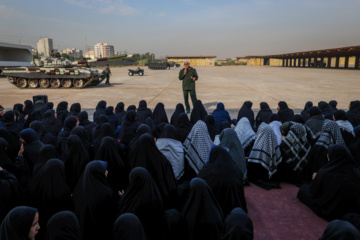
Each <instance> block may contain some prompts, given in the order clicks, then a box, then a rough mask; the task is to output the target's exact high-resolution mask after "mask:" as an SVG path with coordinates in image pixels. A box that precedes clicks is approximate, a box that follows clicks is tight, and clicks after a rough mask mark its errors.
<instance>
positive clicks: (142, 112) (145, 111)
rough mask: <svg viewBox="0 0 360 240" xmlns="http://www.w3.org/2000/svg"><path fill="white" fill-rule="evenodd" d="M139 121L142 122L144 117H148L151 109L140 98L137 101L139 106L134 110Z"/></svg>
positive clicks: (150, 114) (150, 115)
mask: <svg viewBox="0 0 360 240" xmlns="http://www.w3.org/2000/svg"><path fill="white" fill-rule="evenodd" d="M136 114H137V117H138V121H139V123H144V122H145V119H147V118H148V117H152V111H151V109H150V108H148V107H147V103H146V101H145V100H141V101H140V102H139V107H138V109H137V111H136Z"/></svg>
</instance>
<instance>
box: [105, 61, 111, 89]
mask: <svg viewBox="0 0 360 240" xmlns="http://www.w3.org/2000/svg"><path fill="white" fill-rule="evenodd" d="M105 74H106V82H105V84H107V85H111V84H110V82H109V80H110V75H111V71H110V68H109V64H106V68H105Z"/></svg>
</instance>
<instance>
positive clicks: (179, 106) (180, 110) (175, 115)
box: [170, 103, 185, 125]
mask: <svg viewBox="0 0 360 240" xmlns="http://www.w3.org/2000/svg"><path fill="white" fill-rule="evenodd" d="M180 113H185V108H184V105H183V104H182V103H178V104H177V105H176V108H175V111H174V113H173V115H171V119H170V123H171V124H172V125H175V122H176V119H177V118H178V116H179V115H180Z"/></svg>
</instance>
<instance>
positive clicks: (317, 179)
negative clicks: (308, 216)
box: [298, 145, 360, 221]
mask: <svg viewBox="0 0 360 240" xmlns="http://www.w3.org/2000/svg"><path fill="white" fill-rule="evenodd" d="M327 153H328V159H329V161H328V163H327V164H326V165H325V166H323V167H322V168H321V169H320V170H319V171H318V173H317V174H314V175H313V181H312V182H311V183H310V185H302V186H301V188H300V190H299V193H298V198H299V199H300V201H302V202H303V203H305V204H306V205H307V206H308V207H310V208H311V210H313V211H314V212H315V213H316V214H317V215H319V216H320V217H322V218H324V219H326V220H328V221H331V220H334V219H340V218H341V217H342V216H343V215H344V214H346V213H360V205H359V202H360V172H359V168H358V164H357V163H356V162H355V160H354V158H353V157H352V156H351V153H350V151H349V150H348V148H347V147H346V146H345V145H330V146H329V148H328V150H327Z"/></svg>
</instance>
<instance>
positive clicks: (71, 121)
mask: <svg viewBox="0 0 360 240" xmlns="http://www.w3.org/2000/svg"><path fill="white" fill-rule="evenodd" d="M76 125H77V119H76V118H74V117H67V118H66V120H65V122H64V127H63V131H62V132H60V133H59V135H58V138H57V141H58V145H57V149H58V151H59V153H60V154H61V159H64V157H65V154H66V152H65V150H66V140H67V138H68V137H69V136H70V133H71V130H72V129H73V128H75V127H76Z"/></svg>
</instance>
